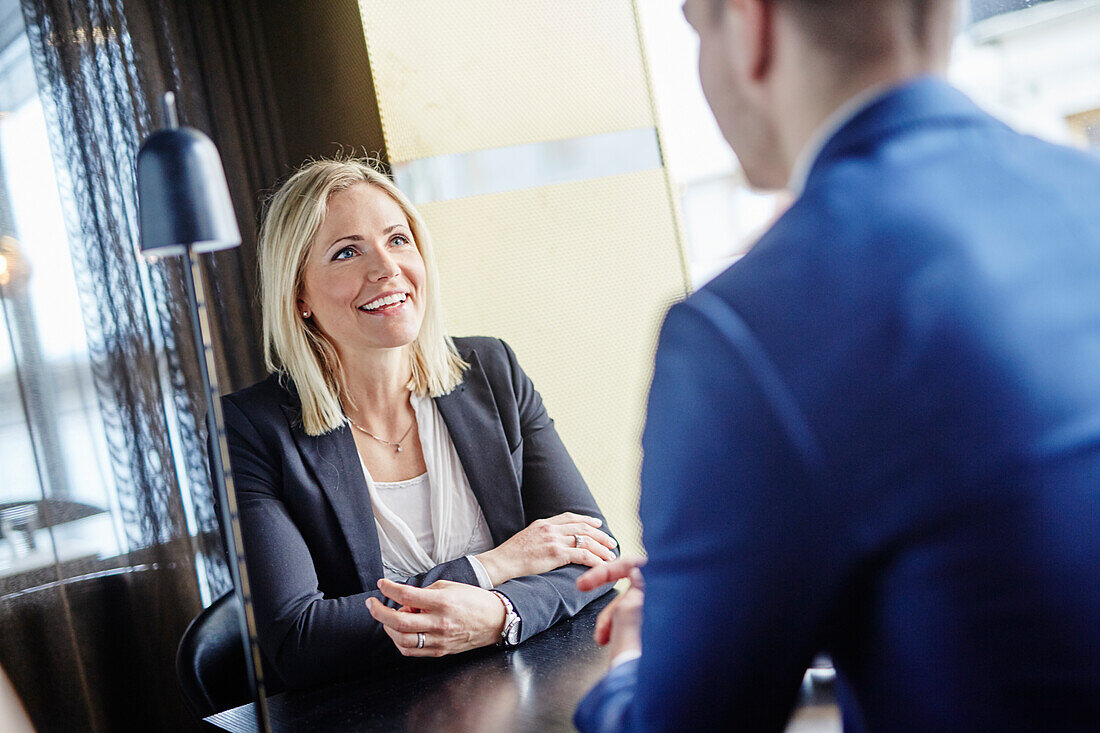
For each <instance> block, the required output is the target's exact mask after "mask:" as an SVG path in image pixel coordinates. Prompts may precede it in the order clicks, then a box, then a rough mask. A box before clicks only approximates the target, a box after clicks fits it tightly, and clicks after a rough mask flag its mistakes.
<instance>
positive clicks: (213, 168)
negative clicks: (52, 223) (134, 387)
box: [137, 92, 271, 733]
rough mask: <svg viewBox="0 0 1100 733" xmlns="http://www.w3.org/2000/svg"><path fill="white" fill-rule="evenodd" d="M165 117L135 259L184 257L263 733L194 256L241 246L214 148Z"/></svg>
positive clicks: (216, 479)
mask: <svg viewBox="0 0 1100 733" xmlns="http://www.w3.org/2000/svg"><path fill="white" fill-rule="evenodd" d="M164 117H165V123H166V125H167V127H165V128H164V129H161V130H157V131H156V132H154V133H153V134H152V135H150V136H149V137H148V138H146V140H145V142H144V143H143V144H142V146H141V150H140V151H139V152H138V158H137V189H138V219H139V221H140V225H141V252H142V254H143V255H145V256H146V257H152V256H155V257H168V256H175V255H183V256H184V257H186V258H187V263H188V265H189V266H188V267H185V268H184V271H185V277H184V283H185V285H186V286H187V302H188V305H190V307H191V323H192V325H193V330H194V337H195V348H196V353H197V354H198V356H199V359H198V362H199V374H200V376H201V377H202V384H203V387H204V389H205V390H206V408H207V425H208V427H209V429H210V434H211V439H212V440H211V443H212V446H213V449H212V450H211V451H210V476H211V478H212V479H213V483H214V491H215V492H216V494H215V495H216V497H217V499H218V503H219V505H220V507H221V518H222V528H223V529H224V530H225V531H224V532H223V534H224V536H225V542H226V552H227V554H228V555H229V558H230V563H229V571H230V575H231V576H232V577H233V589H234V591H235V592H236V593H237V597H238V598H239V599H240V601H241V605H242V606H243V607H244V613H243V614H242V618H241V637H242V639H243V641H244V643H245V649H246V650H247V652H248V653H247V654H245V659H246V664H247V668H248V677H249V684H250V685H251V686H252V697H253V699H254V700H255V701H256V727H257V729H258V730H259V731H261V732H262V733H270V731H271V725H270V720H269V717H268V710H267V695H266V691H265V689H264V679H263V668H262V665H261V663H260V646H259V642H258V640H257V635H256V616H255V614H254V613H253V610H252V593H251V591H250V586H249V583H248V568H247V566H246V564H245V557H244V548H243V547H242V542H241V526H240V520H239V518H238V516H237V493H236V490H235V489H234V487H233V473H232V471H231V469H230V465H229V446H228V445H227V443H226V439H225V420H224V418H223V416H222V406H221V398H220V394H221V391H220V390H219V389H218V377H217V371H216V370H215V367H214V349H213V347H212V346H211V343H210V321H209V319H208V317H207V308H206V296H205V293H204V291H203V285H202V274H201V272H200V267H199V255H200V254H202V253H204V252H215V251H217V250H220V249H229V248H231V247H236V246H237V245H239V244H240V243H241V233H240V230H239V229H238V228H237V217H236V215H235V214H234V213H233V203H232V201H231V200H230V198H229V185H228V184H227V183H226V180H225V171H224V169H223V168H222V161H221V158H220V157H219V156H218V150H217V148H215V147H214V143H213V142H211V140H210V138H208V137H207V136H206V135H204V134H203V133H201V132H200V131H198V130H195V129H193V128H190V127H179V125H178V122H177V119H176V107H175V95H174V94H173V93H172V92H168V93H167V94H165V95H164Z"/></svg>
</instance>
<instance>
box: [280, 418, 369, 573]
mask: <svg viewBox="0 0 1100 733" xmlns="http://www.w3.org/2000/svg"><path fill="white" fill-rule="evenodd" d="M283 411H284V412H285V413H286V415H287V417H288V419H289V421H290V426H291V427H290V430H291V435H292V436H293V437H294V442H295V444H297V446H298V451H299V452H300V453H301V455H302V462H303V463H304V464H305V465H306V467H307V468H308V469H309V470H310V471H311V472H312V473H313V476H314V478H315V479H316V480H317V484H318V485H319V486H320V487H321V490H322V491H323V492H324V494H325V497H326V498H327V499H328V501H329V504H330V505H331V506H332V510H333V512H334V513H335V514H336V521H337V523H339V525H340V530H341V531H342V532H343V533H344V539H345V540H346V541H347V545H348V549H349V550H351V556H352V559H353V560H354V562H355V569H356V572H357V574H358V575H359V580H360V582H361V583H362V585H363V590H365V591H369V590H374V581H375V579H376V578H381V577H382V551H381V549H380V547H379V544H378V530H377V528H376V527H375V525H374V510H373V509H372V508H371V504H370V494H369V493H368V492H367V480H366V478H364V476H363V468H362V466H361V465H360V463H359V453H358V451H356V449H355V440H354V439H353V438H352V436H351V430H350V428H348V426H347V425H344V426H343V427H341V428H339V429H337V430H333V431H332V432H329V433H325V434H323V435H317V436H313V435H308V434H307V433H306V431H305V428H303V427H302V422H301V410H300V408H299V407H298V406H296V405H293V404H285V405H283Z"/></svg>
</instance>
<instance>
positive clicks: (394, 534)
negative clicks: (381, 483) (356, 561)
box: [360, 394, 485, 577]
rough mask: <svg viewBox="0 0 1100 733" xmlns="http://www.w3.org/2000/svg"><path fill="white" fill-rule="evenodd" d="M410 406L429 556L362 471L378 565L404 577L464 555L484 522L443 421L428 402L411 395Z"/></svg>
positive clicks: (436, 409) (370, 479) (364, 471)
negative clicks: (426, 508)
mask: <svg viewBox="0 0 1100 733" xmlns="http://www.w3.org/2000/svg"><path fill="white" fill-rule="evenodd" d="M409 401H410V402H411V403H412V406H413V412H415V413H416V428H417V431H418V432H419V433H420V447H421V449H422V450H423V453H424V464H425V465H426V466H427V468H428V484H429V486H430V489H429V491H430V496H431V516H432V531H433V533H434V534H435V549H434V552H433V553H432V554H431V555H429V554H428V553H427V552H426V551H425V550H424V548H423V547H421V546H420V543H419V542H417V540H416V535H415V534H414V533H413V531H412V530H411V529H410V528H409V525H408V524H406V522H405V520H403V519H402V518H401V517H399V516H398V515H397V514H395V513H394V512H392V511H391V510H390V509H389V507H387V506H386V504H385V502H384V501H382V500H381V498H380V497H379V494H378V491H377V489H376V488H375V486H374V480H373V479H372V478H371V475H370V472H369V471H368V470H367V467H366V466H365V465H364V466H363V475H364V476H365V477H366V479H367V491H368V492H370V501H371V506H372V507H373V508H374V523H375V526H376V527H377V528H378V543H379V545H381V549H382V558H383V561H384V562H385V564H386V565H388V566H390V567H391V568H393V569H394V570H396V571H398V572H399V573H402V574H404V575H405V576H406V577H411V576H413V575H418V574H420V573H424V572H427V571H428V570H431V569H432V568H434V567H435V566H436V565H439V564H440V563H445V562H448V561H450V560H454V559H456V558H459V557H462V556H464V555H466V554H467V552H468V551H469V549H470V547H471V546H472V545H473V544H474V542H475V541H476V540H477V539H478V536H479V534H478V530H479V528H480V526H481V525H483V524H484V522H485V520H484V518H483V517H482V514H481V507H480V506H479V505H478V503H477V499H476V498H475V497H474V493H473V491H472V490H471V489H470V482H469V480H468V479H467V478H466V471H464V470H463V468H462V463H461V461H459V459H458V453H457V452H456V451H455V446H454V442H453V441H452V440H451V434H450V433H449V432H448V431H447V424H446V423H445V422H443V416H442V415H440V414H439V409H438V408H437V407H436V406H435V402H434V401H433V400H432V399H431V398H430V397H420V396H417V395H415V394H414V395H412V396H411V397H410V400H409ZM360 463H362V461H361V460H360Z"/></svg>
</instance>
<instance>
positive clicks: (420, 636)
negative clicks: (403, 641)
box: [416, 631, 424, 649]
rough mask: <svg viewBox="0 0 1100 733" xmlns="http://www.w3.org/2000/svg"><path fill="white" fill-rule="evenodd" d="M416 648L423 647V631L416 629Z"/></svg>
mask: <svg viewBox="0 0 1100 733" xmlns="http://www.w3.org/2000/svg"><path fill="white" fill-rule="evenodd" d="M416 648H417V649H423V648H424V632H423V631H417V632H416Z"/></svg>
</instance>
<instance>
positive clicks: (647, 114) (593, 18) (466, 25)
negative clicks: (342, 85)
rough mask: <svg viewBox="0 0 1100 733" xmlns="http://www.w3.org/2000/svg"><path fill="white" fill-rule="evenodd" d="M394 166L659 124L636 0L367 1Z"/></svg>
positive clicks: (373, 62) (363, 3)
mask: <svg viewBox="0 0 1100 733" xmlns="http://www.w3.org/2000/svg"><path fill="white" fill-rule="evenodd" d="M359 6H360V10H361V12H362V16H363V27H364V32H365V34H366V38H367V49H368V55H369V58H370V67H371V73H372V75H373V78H374V86H375V90H376V93H377V96H378V107H379V110H380V112H381V117H382V128H383V131H384V134H385V139H386V149H387V153H388V156H389V160H390V162H392V163H402V162H405V161H408V160H414V159H417V158H426V157H430V156H434V155H443V154H447V153H462V152H469V151H471V150H481V149H484V148H495V147H503V146H507V145H519V144H523V143H531V142H542V141H546V140H560V139H564V138H570V137H578V136H581V135H589V134H594V133H601V132H611V131H614V130H627V129H634V128H639V127H652V126H653V125H654V120H653V115H652V111H651V109H650V105H649V91H648V89H647V87H646V78H645V70H644V66H643V63H642V56H641V48H640V44H639V41H638V33H637V29H636V26H635V23H634V11H633V6H632V3H631V2H630V0H553V1H552V2H551V1H549V0H542V1H539V2H519V1H517V0H463V2H449V1H445V0H360V2H359Z"/></svg>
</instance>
